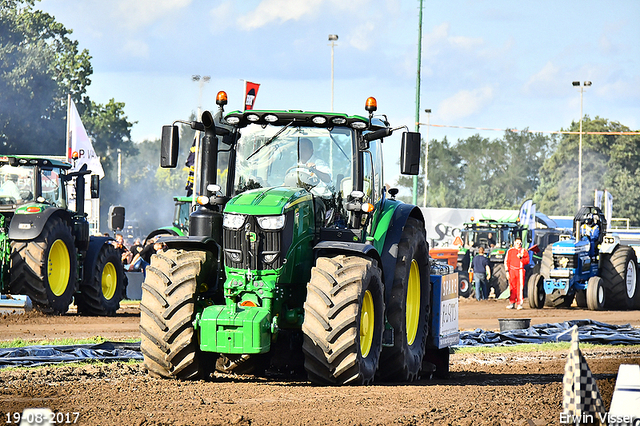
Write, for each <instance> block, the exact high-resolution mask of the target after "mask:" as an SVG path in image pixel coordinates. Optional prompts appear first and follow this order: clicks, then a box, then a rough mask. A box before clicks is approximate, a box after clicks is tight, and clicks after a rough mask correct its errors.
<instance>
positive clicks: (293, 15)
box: [238, 0, 322, 30]
mask: <svg viewBox="0 0 640 426" xmlns="http://www.w3.org/2000/svg"><path fill="white" fill-rule="evenodd" d="M321 4H322V0H305V1H299V0H263V1H262V2H261V3H260V4H259V5H258V7H256V9H255V10H253V11H252V12H249V13H247V14H246V15H244V16H242V17H240V18H239V19H238V23H239V24H240V26H241V27H242V28H244V29H245V30H254V29H256V28H260V27H263V26H265V25H267V24H270V23H272V22H277V23H283V22H286V21H289V20H294V21H297V20H299V19H300V18H302V17H303V16H305V15H311V14H314V13H316V11H317V10H319V8H320V5H321Z"/></svg>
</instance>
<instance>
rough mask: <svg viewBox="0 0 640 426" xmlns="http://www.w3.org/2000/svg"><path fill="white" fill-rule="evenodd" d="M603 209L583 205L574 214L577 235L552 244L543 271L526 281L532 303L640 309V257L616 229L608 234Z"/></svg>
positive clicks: (564, 237) (574, 230) (541, 269)
mask: <svg viewBox="0 0 640 426" xmlns="http://www.w3.org/2000/svg"><path fill="white" fill-rule="evenodd" d="M606 229H607V222H606V219H605V216H604V214H603V213H602V210H600V208H598V207H594V206H583V207H582V208H581V209H580V210H579V211H578V213H577V214H576V216H575V217H574V219H573V235H563V236H561V237H560V241H558V242H557V243H554V244H553V245H552V246H548V247H547V248H546V249H545V251H544V253H543V256H542V263H541V265H540V273H537V274H533V275H532V276H531V277H530V278H529V280H528V284H527V285H528V291H529V305H530V306H531V307H532V308H538V309H539V308H542V307H543V306H545V305H546V306H552V307H569V306H571V304H572V303H573V300H574V298H575V300H576V304H577V305H578V306H579V307H587V308H589V309H591V310H603V309H614V310H620V309H636V308H640V294H639V293H640V291H638V279H639V275H638V272H637V263H638V261H637V258H636V254H635V251H634V250H633V249H632V248H631V247H629V246H623V245H620V238H619V237H618V236H617V235H616V234H607V233H605V230H606Z"/></svg>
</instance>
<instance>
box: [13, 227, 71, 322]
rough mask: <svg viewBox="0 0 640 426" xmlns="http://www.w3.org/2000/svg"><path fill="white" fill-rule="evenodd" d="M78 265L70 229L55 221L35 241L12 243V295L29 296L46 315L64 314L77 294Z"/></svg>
mask: <svg viewBox="0 0 640 426" xmlns="http://www.w3.org/2000/svg"><path fill="white" fill-rule="evenodd" d="M76 265H77V259H76V249H75V245H74V243H73V235H72V234H71V228H70V227H69V226H68V225H67V224H66V223H65V222H64V221H63V220H62V219H61V218H59V217H52V218H50V219H49V221H48V222H47V223H46V224H45V226H44V229H43V230H42V232H41V233H40V235H39V236H38V237H37V238H36V239H34V240H32V241H12V242H11V279H10V284H9V288H10V292H11V293H14V294H25V295H27V296H29V297H30V298H31V300H32V301H33V304H34V305H35V306H36V307H37V308H38V309H39V310H41V311H43V312H45V313H53V314H64V313H65V312H67V311H68V310H69V305H70V304H71V300H72V298H73V293H75V291H76V276H77V266H76Z"/></svg>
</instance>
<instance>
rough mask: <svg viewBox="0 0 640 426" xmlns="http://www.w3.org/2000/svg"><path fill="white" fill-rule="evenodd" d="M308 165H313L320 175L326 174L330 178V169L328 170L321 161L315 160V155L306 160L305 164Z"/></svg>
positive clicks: (326, 165)
mask: <svg viewBox="0 0 640 426" xmlns="http://www.w3.org/2000/svg"><path fill="white" fill-rule="evenodd" d="M309 163H313V164H315V168H316V169H318V171H320V172H322V173H326V174H328V175H329V176H331V169H330V168H329V165H328V164H327V163H325V162H324V161H323V160H321V159H319V158H317V157H316V156H315V155H312V156H311V158H309V159H308V160H307V162H306V164H309ZM320 180H322V179H320Z"/></svg>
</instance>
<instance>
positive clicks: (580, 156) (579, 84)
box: [571, 81, 592, 210]
mask: <svg viewBox="0 0 640 426" xmlns="http://www.w3.org/2000/svg"><path fill="white" fill-rule="evenodd" d="M571 84H572V85H573V86H574V87H575V86H578V87H580V138H579V143H578V210H579V209H580V208H581V207H582V99H583V93H584V88H585V87H588V86H591V84H592V83H591V82H590V81H585V82H584V83H582V84H581V82H579V81H574V82H572V83H571Z"/></svg>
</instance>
